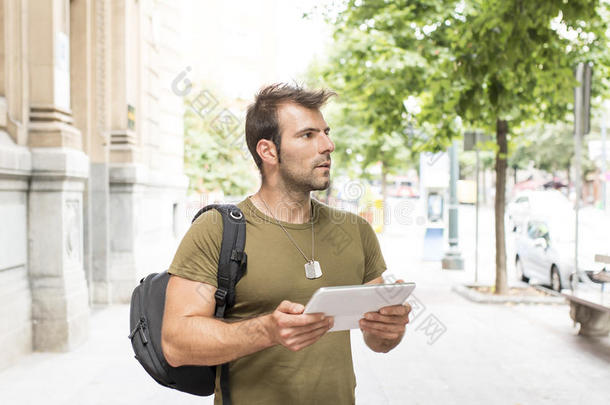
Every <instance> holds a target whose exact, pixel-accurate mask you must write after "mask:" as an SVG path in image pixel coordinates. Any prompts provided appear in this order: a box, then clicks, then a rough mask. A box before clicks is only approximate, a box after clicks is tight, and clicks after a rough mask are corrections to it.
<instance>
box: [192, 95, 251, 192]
mask: <svg viewBox="0 0 610 405" xmlns="http://www.w3.org/2000/svg"><path fill="white" fill-rule="evenodd" d="M185 103H186V107H185V114H184V172H185V174H186V175H187V176H188V178H189V193H205V192H213V191H222V192H224V194H225V195H230V196H241V195H244V194H246V193H247V192H249V191H251V190H253V189H254V187H255V186H256V185H257V184H258V179H257V173H258V171H257V169H256V165H255V164H254V161H253V160H252V157H251V156H250V154H249V152H248V151H247V149H244V142H245V141H244V139H243V136H242V134H243V123H242V122H240V123H239V126H238V127H237V128H236V129H235V130H234V131H231V130H230V129H229V128H227V127H225V126H218V125H215V123H214V119H215V117H217V114H218V112H216V114H214V113H212V114H210V115H209V116H207V115H203V114H202V115H199V114H198V113H197V112H195V110H194V109H193V107H192V106H193V105H196V104H193V100H191V99H186V100H185ZM223 104H224V103H223ZM219 110H220V109H219ZM216 124H217V123H216Z"/></svg>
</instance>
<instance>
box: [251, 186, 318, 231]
mask: <svg viewBox="0 0 610 405" xmlns="http://www.w3.org/2000/svg"><path fill="white" fill-rule="evenodd" d="M251 201H252V202H253V203H254V205H255V206H256V208H258V209H259V210H260V211H261V212H263V213H265V214H266V215H269V216H270V217H274V218H275V219H277V220H278V221H282V222H288V223H292V224H304V223H307V222H309V221H310V218H311V197H310V193H309V192H295V191H287V190H280V189H278V188H275V189H272V188H269V187H265V185H263V186H261V188H260V189H259V190H258V192H257V193H256V194H254V195H253V196H252V198H251Z"/></svg>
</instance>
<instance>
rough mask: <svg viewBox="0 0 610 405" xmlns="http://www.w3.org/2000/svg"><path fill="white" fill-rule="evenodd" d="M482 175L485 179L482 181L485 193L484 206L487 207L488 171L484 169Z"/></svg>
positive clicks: (482, 188) (482, 189)
mask: <svg viewBox="0 0 610 405" xmlns="http://www.w3.org/2000/svg"><path fill="white" fill-rule="evenodd" d="M481 175H482V177H483V179H482V180H481V191H482V192H483V201H482V203H483V205H484V206H487V183H486V182H485V178H486V177H487V169H485V168H483V170H481Z"/></svg>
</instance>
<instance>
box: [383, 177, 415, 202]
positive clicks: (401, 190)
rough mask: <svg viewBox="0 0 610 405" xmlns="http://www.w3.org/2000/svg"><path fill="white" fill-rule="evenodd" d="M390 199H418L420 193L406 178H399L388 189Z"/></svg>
mask: <svg viewBox="0 0 610 405" xmlns="http://www.w3.org/2000/svg"><path fill="white" fill-rule="evenodd" d="M388 196H389V197H398V198H417V197H419V192H418V190H417V188H416V187H415V185H414V184H413V182H412V181H411V180H408V179H405V178H397V179H396V180H395V181H394V182H392V183H390V184H389V187H388Z"/></svg>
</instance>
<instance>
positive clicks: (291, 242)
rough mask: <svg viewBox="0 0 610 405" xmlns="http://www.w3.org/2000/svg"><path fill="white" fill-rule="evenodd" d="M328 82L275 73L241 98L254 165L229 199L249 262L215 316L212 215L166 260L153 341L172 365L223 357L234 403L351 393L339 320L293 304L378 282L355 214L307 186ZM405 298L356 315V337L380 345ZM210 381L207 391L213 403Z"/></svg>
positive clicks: (375, 262) (324, 145)
mask: <svg viewBox="0 0 610 405" xmlns="http://www.w3.org/2000/svg"><path fill="white" fill-rule="evenodd" d="M332 95H334V93H332V92H329V91H326V90H319V91H307V90H304V89H302V88H300V87H296V86H291V85H285V84H278V85H272V86H269V87H266V88H264V89H262V90H261V91H260V92H259V94H257V96H256V100H255V102H254V103H253V104H252V105H251V106H250V107H249V108H248V113H247V117H246V141H247V143H248V148H249V150H250V152H251V154H252V156H253V157H254V160H255V162H256V164H257V166H258V168H259V170H260V172H261V177H262V185H261V187H260V189H259V190H258V192H257V193H256V194H254V195H253V196H250V197H249V198H246V199H245V200H244V201H242V202H241V203H239V204H238V207H240V208H241V210H242V211H243V213H244V215H245V218H246V224H247V225H246V248H245V250H246V254H247V255H248V268H247V271H246V274H245V275H244V277H243V278H242V279H241V280H240V282H239V283H238V284H237V286H236V303H235V306H234V307H233V308H231V309H230V310H228V311H227V316H226V319H225V320H219V319H214V318H213V314H214V306H215V301H214V292H215V291H216V287H217V281H216V275H217V263H218V257H219V251H220V243H221V235H222V220H221V217H220V214H219V213H218V212H216V211H213V210H212V211H208V212H206V213H205V214H203V215H201V216H200V217H199V218H198V219H197V220H196V221H195V223H194V224H193V225H192V226H191V228H190V229H189V231H188V232H187V234H186V235H185V237H184V239H183V240H182V242H181V244H180V247H179V248H178V251H177V252H176V256H175V258H174V260H173V262H172V265H171V267H170V269H169V271H170V273H171V274H172V275H173V276H172V277H171V279H170V281H169V284H168V287H167V298H166V309H165V315H164V324H163V333H162V335H163V351H164V353H165V356H166V358H167V360H168V362H169V363H170V364H171V365H172V366H180V365H217V364H222V363H225V362H230V366H229V367H230V372H229V376H230V381H231V382H230V394H231V399H232V401H233V403H234V404H237V405H239V404H266V405H268V404H299V403H305V404H310V403H312V404H313V403H320V404H352V403H354V401H355V400H354V389H355V385H356V381H355V377H354V372H353V366H352V358H351V347H350V335H349V331H341V332H332V333H327V332H328V330H329V329H330V328H331V327H332V325H333V320H332V319H331V318H325V317H324V316H323V315H322V314H308V315H305V314H303V310H304V304H306V303H307V301H308V300H309V298H310V297H311V295H312V294H313V292H314V291H315V290H317V289H318V288H319V287H323V286H336V285H353V284H363V283H381V282H382V278H381V273H382V272H383V271H384V270H385V269H386V265H385V262H384V259H383V256H382V254H381V250H380V248H379V243H378V241H377V238H376V236H375V234H374V232H373V230H372V228H371V226H370V225H369V224H368V223H367V222H366V221H365V220H364V219H362V218H360V217H359V216H357V215H353V214H350V213H347V212H343V211H339V210H336V209H332V208H330V207H328V206H326V205H323V204H322V203H320V202H318V201H316V200H313V199H311V198H310V192H311V191H312V190H324V189H326V188H328V186H329V184H330V166H331V153H332V152H333V150H334V149H335V145H334V143H333V141H332V140H331V138H330V136H329V131H330V128H329V127H328V125H327V123H326V121H325V120H324V117H323V116H322V114H321V112H320V107H322V106H323V105H324V104H325V102H326V101H327V100H328V98H329V97H331V96H332ZM409 311H410V307H409V306H408V304H406V305H404V306H403V305H397V306H390V307H385V308H382V309H381V310H380V311H379V312H376V313H369V314H366V316H365V319H362V320H361V321H360V328H361V330H362V331H363V334H364V339H365V342H366V344H367V345H368V346H369V347H370V348H371V349H372V350H374V351H376V352H387V351H389V350H391V349H392V348H394V347H395V346H396V345H397V344H398V343H399V342H400V340H401V339H402V336H403V334H404V330H405V325H406V323H408V313H409ZM218 381H219V379H218V376H217V384H216V393H215V395H216V397H215V403H217V404H220V403H222V400H221V392H220V389H219V386H218V385H219V384H218Z"/></svg>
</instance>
